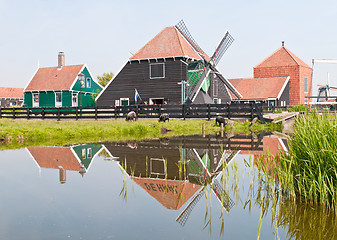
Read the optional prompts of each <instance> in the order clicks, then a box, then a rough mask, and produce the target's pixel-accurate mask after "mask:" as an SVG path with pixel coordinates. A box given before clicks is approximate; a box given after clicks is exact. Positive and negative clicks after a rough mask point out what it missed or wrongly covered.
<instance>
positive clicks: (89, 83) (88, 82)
mask: <svg viewBox="0 0 337 240" xmlns="http://www.w3.org/2000/svg"><path fill="white" fill-rule="evenodd" d="M86 85H87V88H91V78H87V81H86Z"/></svg>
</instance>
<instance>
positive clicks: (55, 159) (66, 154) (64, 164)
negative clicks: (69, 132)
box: [26, 144, 103, 184]
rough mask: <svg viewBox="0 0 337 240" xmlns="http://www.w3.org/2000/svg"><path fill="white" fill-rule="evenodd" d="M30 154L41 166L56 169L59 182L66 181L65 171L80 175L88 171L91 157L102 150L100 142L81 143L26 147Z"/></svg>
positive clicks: (40, 167)
mask: <svg viewBox="0 0 337 240" xmlns="http://www.w3.org/2000/svg"><path fill="white" fill-rule="evenodd" d="M26 149H27V151H28V153H29V154H30V156H31V157H32V158H33V160H34V161H35V162H36V164H37V165H38V167H39V170H40V171H41V169H42V168H49V169H58V170H59V180H60V183H62V184H63V183H66V171H77V172H79V173H80V174H81V175H82V176H83V175H84V174H85V173H86V172H88V171H89V169H90V166H91V163H92V162H93V159H94V158H95V157H96V156H97V155H98V153H99V152H100V151H102V149H103V147H102V146H101V145H100V144H81V145H74V146H69V147H57V146H53V147H27V148H26Z"/></svg>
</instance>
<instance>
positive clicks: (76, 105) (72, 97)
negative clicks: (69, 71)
mask: <svg viewBox="0 0 337 240" xmlns="http://www.w3.org/2000/svg"><path fill="white" fill-rule="evenodd" d="M74 97H75V99H76V103H74ZM71 106H73V107H78V93H74V92H73V93H72V94H71Z"/></svg>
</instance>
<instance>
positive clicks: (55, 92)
mask: <svg viewBox="0 0 337 240" xmlns="http://www.w3.org/2000/svg"><path fill="white" fill-rule="evenodd" d="M53 92H54V99H55V107H62V104H63V94H62V91H53ZM57 93H61V106H56V94H57ZM39 100H40V99H39ZM59 103H60V102H58V105H59Z"/></svg>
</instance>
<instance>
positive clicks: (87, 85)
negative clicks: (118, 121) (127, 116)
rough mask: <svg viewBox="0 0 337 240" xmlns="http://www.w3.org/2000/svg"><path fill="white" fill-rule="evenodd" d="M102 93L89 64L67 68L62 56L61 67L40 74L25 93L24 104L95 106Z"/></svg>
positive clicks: (51, 68) (43, 70) (42, 69)
mask: <svg viewBox="0 0 337 240" xmlns="http://www.w3.org/2000/svg"><path fill="white" fill-rule="evenodd" d="M102 89H103V88H102V86H100V85H99V84H98V83H97V82H96V81H95V79H94V78H93V76H92V74H91V73H90V71H89V69H88V67H87V66H86V65H85V64H81V65H68V66H66V65H65V56H64V53H63V52H60V53H59V55H58V66H57V67H46V68H39V69H38V70H37V71H36V73H35V74H34V76H33V78H32V79H31V80H30V82H29V83H28V85H27V87H26V88H25V89H24V103H25V105H26V106H28V107H78V106H79V107H81V106H82V107H87V106H95V105H96V103H95V100H94V99H95V97H94V96H95V94H96V93H97V92H99V91H101V90H102Z"/></svg>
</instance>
